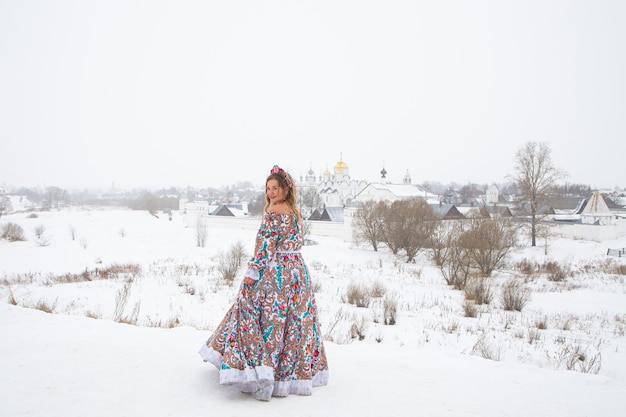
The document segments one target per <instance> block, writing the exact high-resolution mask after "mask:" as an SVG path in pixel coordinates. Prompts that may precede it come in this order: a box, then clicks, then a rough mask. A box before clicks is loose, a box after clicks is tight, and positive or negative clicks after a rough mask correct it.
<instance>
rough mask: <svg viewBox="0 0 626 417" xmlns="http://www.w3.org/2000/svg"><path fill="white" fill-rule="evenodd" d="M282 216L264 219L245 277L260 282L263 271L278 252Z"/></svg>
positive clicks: (269, 216) (268, 216)
mask: <svg viewBox="0 0 626 417" xmlns="http://www.w3.org/2000/svg"><path fill="white" fill-rule="evenodd" d="M280 224H281V221H280V216H279V215H271V214H267V215H265V216H264V218H263V222H262V223H261V227H259V231H258V233H257V235H256V243H255V245H254V255H253V256H252V259H250V262H248V269H247V270H246V273H245V275H244V276H245V277H248V278H252V279H254V280H257V281H258V280H259V278H260V274H261V271H262V270H263V269H265V268H267V264H268V262H269V261H270V260H271V259H272V257H273V256H274V252H276V246H277V244H278V241H279V239H280V233H279V228H280Z"/></svg>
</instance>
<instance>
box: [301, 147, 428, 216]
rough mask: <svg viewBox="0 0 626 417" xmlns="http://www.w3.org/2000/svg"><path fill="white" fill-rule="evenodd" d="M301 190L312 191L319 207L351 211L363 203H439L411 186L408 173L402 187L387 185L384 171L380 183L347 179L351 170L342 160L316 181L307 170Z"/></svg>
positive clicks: (425, 191)
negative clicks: (419, 200) (416, 200)
mask: <svg viewBox="0 0 626 417" xmlns="http://www.w3.org/2000/svg"><path fill="white" fill-rule="evenodd" d="M300 184H301V185H300V187H302V189H306V188H313V189H315V190H316V191H317V192H318V193H319V195H320V197H321V200H322V206H323V207H326V208H329V207H343V208H345V207H350V206H358V205H360V204H361V203H364V202H366V201H370V200H373V201H384V200H387V201H390V202H392V201H396V200H402V199H407V198H413V197H421V198H424V199H426V200H428V201H437V202H438V201H439V196H438V195H436V194H433V193H431V192H429V191H427V190H426V189H424V188H423V187H421V186H419V185H416V184H413V183H412V181H411V176H410V174H409V172H408V170H407V172H406V174H405V176H404V178H403V181H402V184H392V183H389V182H388V181H387V171H386V170H385V168H384V167H383V169H382V170H381V171H380V180H379V181H378V182H375V183H370V182H368V181H365V180H356V179H352V178H350V168H349V166H348V164H347V163H346V162H344V160H343V156H341V157H340V158H339V161H338V162H337V163H336V164H335V165H334V167H333V172H332V173H331V172H330V171H329V170H328V168H326V169H325V170H324V172H323V173H322V174H321V175H320V176H319V177H317V176H316V175H315V172H314V171H313V169H311V168H310V169H309V171H308V172H307V174H306V176H305V177H304V178H302V176H301V177H300Z"/></svg>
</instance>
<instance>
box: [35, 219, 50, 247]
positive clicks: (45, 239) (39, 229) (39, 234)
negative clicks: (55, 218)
mask: <svg viewBox="0 0 626 417" xmlns="http://www.w3.org/2000/svg"><path fill="white" fill-rule="evenodd" d="M33 232H34V233H35V242H36V243H37V244H38V245H39V246H48V245H50V242H51V239H50V236H49V235H48V234H47V233H46V227H45V226H44V225H43V224H40V225H37V226H35V228H34V229H33Z"/></svg>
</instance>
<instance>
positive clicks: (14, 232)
mask: <svg viewBox="0 0 626 417" xmlns="http://www.w3.org/2000/svg"><path fill="white" fill-rule="evenodd" d="M0 237H1V238H2V239H4V240H8V241H9V242H19V241H24V240H26V238H25V237H24V229H23V228H22V226H20V225H19V224H17V223H12V222H9V223H6V224H4V225H3V226H2V234H1V235H0Z"/></svg>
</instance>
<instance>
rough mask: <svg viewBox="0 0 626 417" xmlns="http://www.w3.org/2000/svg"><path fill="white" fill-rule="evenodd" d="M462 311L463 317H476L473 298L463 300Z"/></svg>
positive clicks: (476, 311) (476, 308)
mask: <svg viewBox="0 0 626 417" xmlns="http://www.w3.org/2000/svg"><path fill="white" fill-rule="evenodd" d="M463 312H464V313H465V317H476V316H478V307H477V306H476V303H475V302H474V301H473V300H465V301H463Z"/></svg>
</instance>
